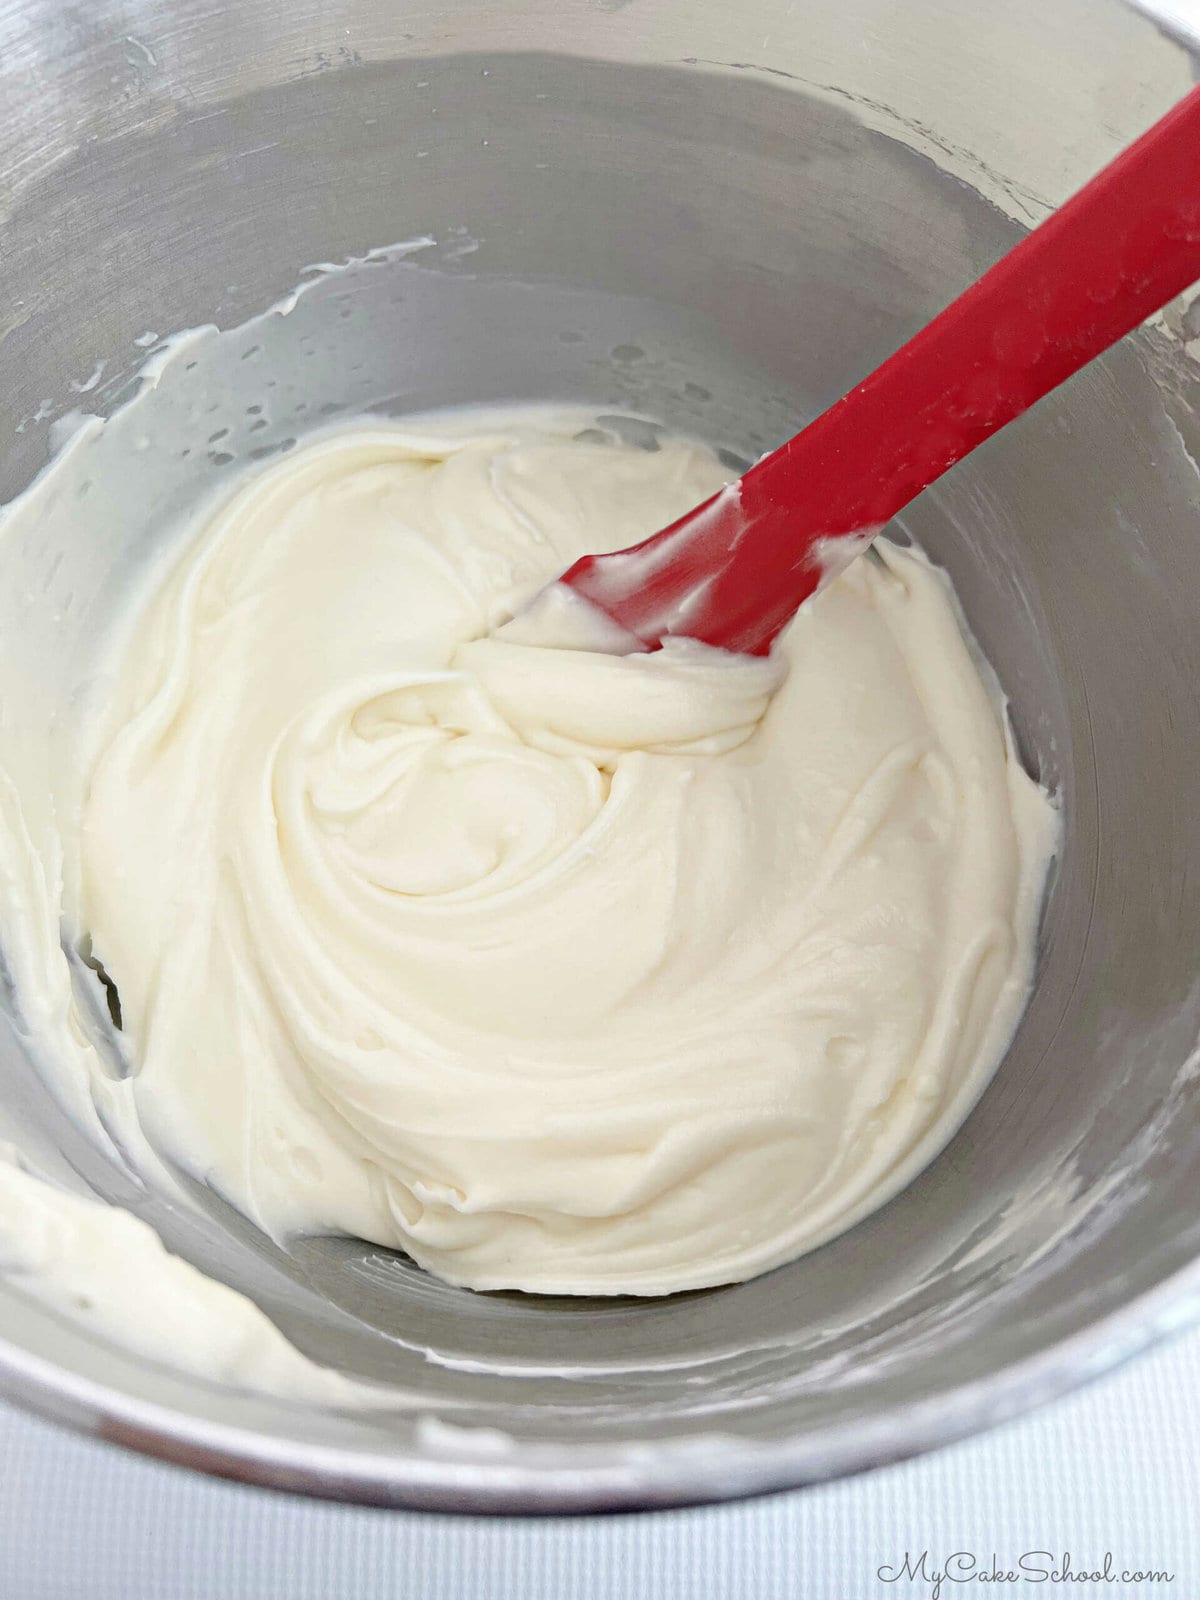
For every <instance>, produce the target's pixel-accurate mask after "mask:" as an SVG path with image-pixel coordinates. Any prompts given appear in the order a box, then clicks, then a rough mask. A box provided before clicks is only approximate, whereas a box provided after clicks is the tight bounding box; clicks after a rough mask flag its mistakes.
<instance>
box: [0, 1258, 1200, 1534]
mask: <svg viewBox="0 0 1200 1600" xmlns="http://www.w3.org/2000/svg"><path fill="white" fill-rule="evenodd" d="M1197 1323H1200V1258H1196V1259H1193V1260H1191V1261H1188V1262H1186V1263H1184V1264H1183V1265H1182V1266H1180V1267H1178V1268H1176V1269H1175V1270H1174V1271H1172V1272H1170V1273H1168V1274H1167V1275H1166V1276H1165V1277H1163V1278H1161V1279H1159V1281H1158V1282H1156V1283H1154V1284H1152V1285H1150V1286H1149V1287H1148V1288H1146V1289H1144V1290H1142V1291H1141V1292H1140V1293H1138V1294H1136V1295H1134V1296H1133V1297H1132V1298H1131V1299H1130V1300H1128V1301H1126V1302H1125V1304H1123V1305H1120V1306H1118V1307H1116V1308H1115V1309H1114V1310H1112V1311H1110V1312H1107V1313H1105V1314H1104V1315H1103V1316H1102V1317H1099V1318H1097V1319H1096V1320H1095V1321H1094V1322H1090V1323H1088V1324H1086V1325H1085V1326H1084V1327H1081V1328H1077V1329H1076V1330H1075V1331H1074V1332H1071V1333H1068V1334H1064V1335H1063V1336H1061V1337H1060V1338H1058V1339H1054V1340H1051V1341H1050V1342H1048V1343H1047V1344H1045V1345H1044V1346H1043V1347H1042V1348H1040V1349H1038V1350H1035V1351H1033V1352H1032V1353H1030V1354H1029V1355H1026V1356H1022V1357H1019V1358H1018V1359H1017V1360H1015V1361H1012V1362H1009V1363H1007V1364H1005V1365H1003V1366H1001V1367H999V1368H997V1369H996V1370H995V1371H994V1372H993V1373H991V1374H990V1375H988V1376H987V1377H982V1378H973V1379H969V1380H967V1381H965V1382H961V1383H958V1384H955V1385H953V1386H951V1387H950V1388H948V1389H944V1390H942V1391H940V1392H939V1393H937V1394H934V1395H927V1396H923V1397H920V1398H917V1399H913V1400H905V1401H902V1402H899V1403H897V1404H895V1405H891V1406H885V1407H884V1408H882V1409H880V1410H879V1411H877V1412H875V1413H873V1414H872V1415H870V1416H863V1417H860V1418H856V1419H854V1420H853V1421H851V1422H848V1423H847V1422H837V1423H832V1424H823V1425H822V1426H820V1427H817V1428H814V1429H812V1430H805V1431H803V1432H799V1433H794V1434H792V1435H790V1436H788V1437H785V1438H783V1439H780V1440H772V1441H766V1442H761V1443H757V1442H752V1441H748V1440H738V1439H735V1438H733V1437H732V1436H731V1435H728V1434H724V1435H716V1434H707V1435H692V1436H688V1437H677V1438H675V1439H666V1440H663V1441H660V1442H657V1443H655V1444H654V1445H652V1446H649V1447H646V1446H639V1447H637V1448H636V1449H635V1450H629V1451H626V1452H622V1451H621V1450H620V1449H619V1448H618V1449H616V1450H614V1448H613V1447H611V1446H583V1447H577V1446H561V1447H559V1446H554V1445H550V1446H547V1445H539V1446H537V1447H535V1448H536V1453H537V1459H536V1461H534V1460H525V1461H522V1460H521V1459H520V1456H521V1453H522V1447H521V1446H519V1445H518V1446H516V1447H515V1448H514V1450H513V1452H512V1453H511V1455H506V1456H504V1457H497V1458H494V1459H491V1460H486V1459H482V1458H471V1459H467V1458H465V1457H461V1456H460V1457H457V1458H456V1457H454V1456H453V1455H451V1454H435V1453H432V1452H421V1451H420V1450H416V1451H412V1452H410V1453H406V1454H404V1455H396V1456H393V1457H386V1456H383V1455H380V1454H378V1453H376V1452H373V1451H370V1450H366V1449H356V1448H354V1447H349V1446H333V1445H321V1444H316V1443H312V1442H310V1441H305V1442H304V1443H300V1442H299V1441H297V1440H295V1439H288V1438H287V1437H286V1436H278V1437H273V1436H270V1435H267V1434H263V1433H260V1432H257V1431H255V1430H254V1429H252V1428H242V1427H236V1426H231V1425H230V1424H228V1423H223V1422H214V1421H211V1420H208V1419H205V1418H201V1417H198V1416H196V1415H194V1414H191V1413H188V1412H185V1411H183V1410H180V1409H179V1408H177V1407H173V1406H170V1405H166V1404H162V1403H158V1402H154V1401H149V1400H145V1399H142V1398H140V1397H138V1396H135V1395H132V1394H130V1393H128V1392H127V1391H124V1390H122V1389H119V1388H116V1387H114V1386H112V1385H108V1384H104V1383H100V1382H97V1381H95V1380H93V1379H89V1378H85V1377H83V1376H81V1375H80V1374H78V1373H74V1372H70V1371H68V1370H67V1369H65V1368H63V1367H61V1366H59V1365H57V1364H56V1363H54V1362H53V1361H49V1360H47V1359H44V1358H42V1357H39V1356H37V1355H35V1354H34V1353H33V1352H32V1351H30V1350H27V1349H25V1348H24V1347H23V1346H19V1345H16V1344H13V1343H11V1342H9V1341H7V1340H4V1339H2V1338H0V1396H3V1398H4V1399H6V1400H8V1401H10V1402H11V1403H13V1404H14V1405H15V1406H17V1407H19V1408H20V1409H22V1410H25V1411H27V1412H31V1413H33V1414H35V1415H38V1416H41V1417H43V1418H45V1419H47V1420H49V1421H51V1422H56V1423H60V1424H64V1425H65V1426H67V1427H69V1428H70V1429H71V1430H72V1431H73V1432H76V1433H80V1434H83V1435H84V1436H87V1437H92V1438H96V1439H99V1440H103V1441H105V1442H108V1443H111V1444H116V1445H119V1446H121V1447H123V1448H125V1449H127V1450H130V1451H132V1452H134V1453H136V1454H140V1455H143V1456H147V1457H150V1458H152V1459H156V1460H159V1461H163V1462H167V1463H169V1464H172V1465H176V1466H186V1467H190V1468H192V1469H194V1470H197V1471H199V1472H202V1473H204V1474H206V1475H208V1476H210V1477H215V1478H224V1479H229V1480H232V1481H234V1482H238V1483H243V1484H248V1485H252V1486H255V1487H258V1488H265V1489H275V1490H280V1491H284V1492H288V1493H292V1494H296V1495H301V1496H305V1497H308V1498H311V1499H317V1500H327V1501H337V1502H343V1503H349V1504H354V1505H362V1506H375V1507H380V1508H386V1509H392V1510H408V1511H427V1512H439V1513H460V1514H467V1515H476V1516H477V1515H517V1516H551V1515H557V1516H572V1515H574V1516H580V1515H595V1514H598V1513H605V1512H634V1511H653V1510H678V1509H683V1508H685V1507H688V1506H701V1505H709V1504H714V1503H718V1502H723V1501H736V1500H742V1499H749V1498H753V1497H756V1496H761V1495H769V1494H779V1493H784V1492H787V1491H789V1490H795V1489H802V1488H805V1487H808V1486H811V1485H816V1484H819V1483H825V1482H829V1481H831V1480H834V1479H838V1478H843V1477H850V1476H853V1475H855V1474H857V1473H860V1472H867V1471H870V1470H872V1469H874V1468H876V1467H883V1466H888V1465H892V1464H894V1463H897V1462H900V1461H905V1460H908V1459H909V1458H911V1457H913V1456H918V1455H922V1454H924V1453H926V1452H927V1451H930V1450H933V1449H937V1448H939V1447H940V1446H942V1445H947V1444H952V1443H954V1442H955V1441H958V1440H962V1439H965V1438H967V1437H969V1436H971V1435H974V1434H977V1433H980V1432H983V1431H984V1430H986V1429H988V1428H991V1427H994V1426H996V1425H997V1424H999V1423H1002V1422H1006V1421H1009V1420H1011V1419H1014V1418H1016V1417H1019V1416H1021V1415H1023V1414H1024V1413H1026V1412H1028V1411H1030V1410H1032V1409H1034V1408H1035V1407H1036V1406H1039V1405H1042V1404H1044V1403H1046V1402H1047V1401H1050V1400H1053V1399H1057V1398H1059V1397H1060V1396H1063V1395H1065V1394H1067V1393H1069V1392H1070V1391H1071V1390H1074V1389H1077V1388H1080V1387H1082V1386H1083V1385H1084V1384H1087V1383H1089V1382H1092V1381H1093V1380H1095V1379H1097V1378H1100V1377H1103V1376H1105V1375H1106V1374H1108V1373H1111V1372H1113V1371H1115V1370H1116V1368H1118V1367H1119V1366H1121V1365H1123V1364H1124V1363H1125V1362H1126V1361H1128V1360H1130V1359H1131V1358H1132V1357H1134V1356H1136V1355H1139V1354H1142V1353H1143V1352H1145V1351H1146V1350H1148V1349H1149V1348H1151V1347H1152V1346H1153V1345H1155V1344H1157V1343H1158V1342H1159V1341H1161V1340H1162V1339H1164V1338H1166V1337H1168V1336H1169V1335H1171V1334H1173V1333H1178V1332H1182V1331H1184V1330H1185V1329H1186V1328H1189V1327H1192V1326H1195V1325H1196V1324H1197ZM701 1446H703V1448H701Z"/></svg>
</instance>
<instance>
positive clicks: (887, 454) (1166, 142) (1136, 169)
mask: <svg viewBox="0 0 1200 1600" xmlns="http://www.w3.org/2000/svg"><path fill="white" fill-rule="evenodd" d="M1197 278H1200V88H1197V89H1194V90H1193V91H1192V92H1191V93H1190V94H1189V95H1188V96H1187V98H1186V99H1184V100H1183V101H1181V102H1180V104H1179V105H1177V106H1176V107H1175V108H1174V110H1173V111H1170V112H1169V113H1168V114H1167V115H1166V116H1165V117H1164V118H1163V119H1162V121H1161V122H1158V123H1156V124H1155V126H1154V127H1153V128H1151V129H1150V131H1149V132H1148V133H1146V134H1144V135H1143V136H1142V138H1140V139H1139V140H1138V141H1137V142H1136V143H1135V144H1133V145H1131V146H1130V147H1129V149H1128V150H1126V151H1125V152H1124V153H1123V154H1122V155H1120V156H1118V157H1117V159H1116V160H1115V161H1113V162H1112V163H1111V165H1110V166H1108V167H1106V168H1105V169H1104V170H1103V171H1102V172H1101V173H1100V174H1099V175H1098V176H1097V177H1095V178H1093V179H1092V181H1091V182H1090V183H1089V184H1088V185H1087V187H1086V188H1084V189H1082V190H1080V192H1079V193H1078V194H1077V195H1075V196H1074V198H1073V199H1071V200H1069V201H1068V202H1067V203H1066V205H1064V206H1063V207H1062V208H1061V209H1060V210H1058V211H1056V212H1055V213H1054V214H1053V215H1052V216H1050V217H1049V218H1047V220H1046V221H1045V222H1043V223H1042V224H1041V226H1040V227H1038V228H1036V229H1035V230H1034V231H1033V232H1032V233H1030V234H1029V235H1028V236H1027V237H1026V238H1025V239H1023V240H1022V241H1021V243H1020V244H1018V245H1017V246H1016V247H1015V248H1014V249H1013V250H1011V251H1009V253H1008V254H1007V255H1006V256H1004V257H1003V258H1002V259H1001V260H1000V261H998V262H997V263H996V265H995V266H994V267H992V268H991V270H990V271H989V272H987V273H986V274H985V275H984V276H983V277H982V278H980V279H979V281H978V282H977V283H975V284H974V285H973V286H972V287H971V288H970V289H968V290H967V291H966V293H965V294H963V295H961V296H960V297H959V298H958V299H957V300H955V301H954V302H953V303H952V304H951V305H949V306H947V308H946V310H945V311H943V312H941V314H940V315H939V316H937V317H935V318H934V320H933V321H932V322H931V323H929V325H928V326H927V327H925V328H923V329H922V331H921V332H920V333H918V334H917V335H916V336H915V337H914V338H912V339H910V340H909V342H908V343H907V344H906V345H904V346H902V347H901V349H899V350H898V351H897V352H896V353H895V355H893V356H891V357H890V358H889V359H888V360H887V361H885V362H884V364H883V365H882V366H881V367H879V368H878V370H877V371H875V372H874V373H872V375H871V376H870V377H869V378H867V379H866V380H865V382H863V383H861V384H859V385H858V387H857V388H855V389H852V390H851V391H850V393H849V394H848V395H846V396H845V397H844V398H843V399H841V400H839V401H838V402H837V403H836V405H834V406H832V407H831V408H830V409H829V410H828V411H827V412H825V414H824V415H823V416H821V417H819V418H818V419H817V421H816V422H814V423H812V424H811V425H810V426H809V427H807V428H805V429H804V431H803V432H802V433H800V434H798V435H797V436H796V437H795V438H794V439H792V440H790V441H789V443H787V444H786V445H784V446H783V447H782V448H781V449H779V450H776V451H775V452H773V453H772V454H771V455H769V456H767V457H765V458H764V459H763V460H762V461H761V462H759V463H758V465H757V466H755V467H753V468H752V469H751V471H749V472H748V473H747V474H746V476H745V477H744V478H743V479H742V480H741V484H740V486H739V487H740V494H739V493H738V491H737V489H733V490H728V491H725V492H724V493H723V494H721V495H718V496H715V497H714V499H713V500H710V501H709V502H707V503H706V505H704V506H702V507H699V508H697V510H696V511H694V512H690V513H689V514H688V515H687V516H686V517H683V518H681V519H680V521H679V522H677V523H675V524H673V526H672V527H670V528H667V529H665V530H664V531H663V532H662V533H659V534H655V535H654V536H653V537H652V538H650V539H648V540H646V541H645V542H644V543H642V544H640V545H637V546H635V547H634V548H633V549H632V550H629V551H621V552H618V553H617V554H616V555H615V556H598V557H597V556H587V557H584V559H583V560H581V561H579V562H577V563H576V565H575V566H574V567H572V568H571V570H570V571H569V572H568V573H567V574H566V576H565V578H564V580H563V581H564V582H566V583H568V584H570V585H571V586H572V587H573V588H574V589H575V590H576V591H577V592H579V593H581V594H583V595H585V596H586V597H587V598H588V599H590V600H591V601H592V602H593V603H594V604H596V605H598V606H600V607H601V609H602V610H604V611H606V612H607V613H608V614H609V615H610V616H611V617H613V618H614V620H616V621H617V622H619V623H620V624H621V625H622V626H623V627H624V628H626V629H627V630H628V631H629V632H630V633H634V634H636V635H637V636H638V637H639V638H641V639H642V640H643V641H645V642H646V643H648V644H651V645H653V644H656V643H658V642H659V641H660V640H661V639H662V638H663V637H664V636H665V635H666V634H668V633H676V634H683V635H686V636H687V637H689V638H695V639H702V640H704V641H705V642H706V643H709V644H714V645H720V646H723V647H724V648H726V649H729V650H741V651H747V652H751V653H755V652H757V653H764V652H765V651H766V650H768V649H769V648H770V644H771V641H772V640H773V639H774V638H775V636H776V634H777V633H778V632H779V631H780V629H781V628H782V627H783V626H784V625H785V624H786V623H787V622H788V620H789V619H790V618H791V616H792V615H793V613H794V612H795V610H796V609H797V607H798V606H799V605H800V604H801V602H802V601H803V600H805V599H806V598H807V597H808V596H809V595H810V594H811V593H812V592H813V590H814V589H815V588H816V587H817V584H818V582H819V581H820V577H821V573H822V570H823V562H822V559H821V557H822V555H823V554H828V551H827V550H823V551H822V550H816V551H815V550H814V546H815V545H817V544H818V541H820V540H822V539H826V538H831V537H834V536H839V535H844V534H855V533H863V532H874V531H876V530H877V529H879V528H880V527H882V525H883V524H884V523H886V522H887V521H888V520H889V518H891V517H893V516H895V514H896V513H897V512H898V511H900V510H901V509H902V508H903V507H904V506H905V505H907V504H908V502H909V501H910V500H911V499H912V498H913V497H914V496H915V495H917V494H919V493H920V492H921V490H922V489H924V488H926V487H927V485H929V484H930V483H932V482H933V481H934V480H935V479H936V478H938V477H940V476H941V474H942V473H943V472H945V471H946V469H947V468H948V467H951V466H953V465H954V463H955V462H956V461H959V460H961V459H962V457H963V456H965V455H966V454H967V453H968V452H969V451H971V450H973V449H974V448H975V446H976V445H977V444H979V443H981V441H982V440H984V439H986V438H988V436H989V435H990V434H993V433H995V432H996V430H997V429H998V428H1002V427H1003V426H1004V424H1005V423H1006V422H1010V421H1011V420H1012V419H1013V418H1014V417H1016V416H1019V415H1020V414H1021V412H1023V411H1025V410H1027V409H1028V408H1029V407H1030V406H1031V405H1033V403H1034V402H1035V401H1036V400H1039V399H1040V398H1041V397H1042V395H1044V394H1046V393H1047V392H1048V391H1049V390H1051V389H1053V388H1055V387H1056V386H1057V385H1058V384H1060V383H1062V382H1063V380H1064V379H1065V378H1068V377H1070V376H1071V374H1072V373H1074V372H1076V371H1078V369H1079V368H1080V367H1082V366H1084V365H1085V364H1086V363H1087V362H1089V361H1091V360H1092V359H1093V357H1095V356H1097V355H1099V354H1100V353H1101V351H1103V350H1105V349H1107V348H1108V346H1109V345H1111V344H1114V343H1115V342H1116V341H1117V340H1118V339H1120V338H1121V337H1122V335H1124V334H1126V333H1128V332H1129V331H1130V329H1131V328H1134V327H1136V326H1137V324H1138V323H1139V322H1142V321H1143V320H1144V319H1145V318H1146V317H1148V316H1149V315H1150V314H1151V313H1152V312H1154V311H1157V310H1158V309H1159V308H1160V307H1161V306H1163V305H1165V304H1166V302H1167V301H1168V300H1170V299H1172V298H1173V297H1174V296H1175V295H1177V294H1178V293H1180V292H1181V291H1182V290H1183V289H1185V288H1186V287H1187V286H1188V284H1190V283H1192V282H1194V281H1195V280H1196V279H1197ZM1047 537H1053V529H1048V530H1047Z"/></svg>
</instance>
